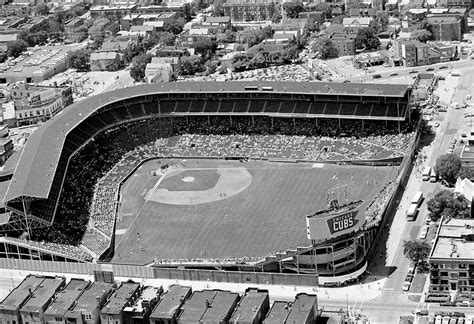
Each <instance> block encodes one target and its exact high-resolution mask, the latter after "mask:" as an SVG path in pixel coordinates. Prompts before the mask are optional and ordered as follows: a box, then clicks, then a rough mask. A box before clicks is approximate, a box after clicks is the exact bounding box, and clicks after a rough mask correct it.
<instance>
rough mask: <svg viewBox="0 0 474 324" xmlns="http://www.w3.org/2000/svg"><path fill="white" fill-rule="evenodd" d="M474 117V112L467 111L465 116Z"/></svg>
mask: <svg viewBox="0 0 474 324" xmlns="http://www.w3.org/2000/svg"><path fill="white" fill-rule="evenodd" d="M469 117H474V113H465V114H464V118H469Z"/></svg>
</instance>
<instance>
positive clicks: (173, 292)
mask: <svg viewBox="0 0 474 324" xmlns="http://www.w3.org/2000/svg"><path fill="white" fill-rule="evenodd" d="M190 293H191V287H185V286H180V285H173V286H171V287H170V289H169V290H168V291H167V292H166V293H165V294H163V295H162V296H161V300H160V301H159V302H158V305H156V307H155V309H154V310H153V312H152V313H151V315H150V318H155V319H158V318H159V319H170V318H173V316H174V314H175V313H176V312H177V311H178V309H179V308H180V307H181V305H183V303H184V300H185V299H186V298H187V296H188V295H189V294H190Z"/></svg>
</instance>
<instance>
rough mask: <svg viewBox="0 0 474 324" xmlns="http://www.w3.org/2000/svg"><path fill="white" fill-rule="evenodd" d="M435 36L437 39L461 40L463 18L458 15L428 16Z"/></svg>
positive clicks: (428, 21)
mask: <svg viewBox="0 0 474 324" xmlns="http://www.w3.org/2000/svg"><path fill="white" fill-rule="evenodd" d="M427 23H428V24H429V25H430V26H431V27H430V29H431V32H432V33H433V38H434V39H435V40H437V41H460V40H461V39H462V33H461V20H460V18H457V17H442V16H436V17H428V18H427Z"/></svg>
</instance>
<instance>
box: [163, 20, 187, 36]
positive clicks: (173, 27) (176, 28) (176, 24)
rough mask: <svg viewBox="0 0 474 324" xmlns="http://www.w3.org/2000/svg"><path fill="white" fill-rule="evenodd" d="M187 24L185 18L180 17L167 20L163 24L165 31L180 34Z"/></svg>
mask: <svg viewBox="0 0 474 324" xmlns="http://www.w3.org/2000/svg"><path fill="white" fill-rule="evenodd" d="M185 24H186V21H185V20H184V19H183V18H181V17H179V18H177V19H172V20H169V21H167V22H165V24H164V26H163V30H164V31H165V32H169V33H173V34H175V35H178V34H180V33H181V32H182V31H183V29H184V25H185Z"/></svg>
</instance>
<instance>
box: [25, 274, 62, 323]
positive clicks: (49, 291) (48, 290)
mask: <svg viewBox="0 0 474 324" xmlns="http://www.w3.org/2000/svg"><path fill="white" fill-rule="evenodd" d="M65 285H66V278H60V277H56V278H53V277H45V278H44V280H43V282H41V284H40V285H39V286H38V287H37V288H36V289H35V291H34V292H33V295H32V296H31V298H30V299H29V300H28V301H27V302H26V303H25V304H24V305H23V306H22V307H21V309H20V316H21V320H22V323H25V324H26V323H28V324H30V323H31V324H43V323H44V312H45V310H46V308H47V307H48V306H49V304H50V303H51V302H52V301H53V299H54V298H55V296H56V294H57V293H58V292H59V290H60V289H62V288H63V287H64V286H65Z"/></svg>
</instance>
